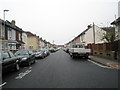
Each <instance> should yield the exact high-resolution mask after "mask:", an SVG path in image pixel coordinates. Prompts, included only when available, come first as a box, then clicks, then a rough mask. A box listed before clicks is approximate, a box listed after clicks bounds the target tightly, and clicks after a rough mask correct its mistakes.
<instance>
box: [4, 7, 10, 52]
mask: <svg viewBox="0 0 120 90" xmlns="http://www.w3.org/2000/svg"><path fill="white" fill-rule="evenodd" d="M8 11H9V10H6V9H5V10H3V19H4V23H3V29H2V34H3V35H2V36H3V38H2V39H3V40H5V12H8ZM2 45H3V50H5V47H6V42H4V41H3V44H2Z"/></svg>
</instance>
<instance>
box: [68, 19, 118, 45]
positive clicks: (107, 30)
mask: <svg viewBox="0 0 120 90" xmlns="http://www.w3.org/2000/svg"><path fill="white" fill-rule="evenodd" d="M117 23H120V17H119V18H118V19H116V20H114V21H113V22H112V23H111V25H115V24H117ZM90 28H92V26H91V25H88V28H87V29H86V30H84V31H83V32H82V33H80V34H79V35H78V36H77V37H75V38H74V39H72V40H71V41H69V42H68V43H66V45H68V44H69V43H71V42H73V41H74V40H75V39H77V38H78V37H80V36H81V35H83V34H85V32H86V31H88V30H89V29H90ZM101 29H103V30H104V31H106V32H114V30H113V29H115V28H114V27H110V28H109V29H108V28H107V27H102V28H101Z"/></svg>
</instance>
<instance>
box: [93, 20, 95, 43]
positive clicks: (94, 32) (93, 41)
mask: <svg viewBox="0 0 120 90" xmlns="http://www.w3.org/2000/svg"><path fill="white" fill-rule="evenodd" d="M93 42H94V44H95V24H94V22H93Z"/></svg>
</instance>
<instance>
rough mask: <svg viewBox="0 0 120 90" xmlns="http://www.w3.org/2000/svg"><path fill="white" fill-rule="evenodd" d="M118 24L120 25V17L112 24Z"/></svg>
mask: <svg viewBox="0 0 120 90" xmlns="http://www.w3.org/2000/svg"><path fill="white" fill-rule="evenodd" d="M117 23H120V17H119V18H118V19H116V20H115V21H113V22H112V23H111V24H117Z"/></svg>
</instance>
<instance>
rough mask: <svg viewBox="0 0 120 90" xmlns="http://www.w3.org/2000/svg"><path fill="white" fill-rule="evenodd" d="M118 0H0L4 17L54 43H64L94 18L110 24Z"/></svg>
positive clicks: (105, 24)
mask: <svg viewBox="0 0 120 90" xmlns="http://www.w3.org/2000/svg"><path fill="white" fill-rule="evenodd" d="M118 1H119V0H0V18H1V19H3V10H4V9H8V10H10V11H9V12H6V20H8V21H11V20H15V21H16V25H17V26H18V27H20V28H22V29H23V30H24V31H31V32H32V33H34V34H37V35H39V36H40V37H43V39H46V40H47V41H49V42H51V43H53V40H54V41H55V44H65V43H67V42H69V41H70V40H72V39H73V38H74V37H75V36H77V35H79V34H80V33H81V32H82V31H84V30H85V29H86V28H87V25H89V24H92V23H93V22H94V23H95V24H96V25H98V26H109V25H110V23H111V22H112V21H114V20H115V15H116V18H117V16H118Z"/></svg>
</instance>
